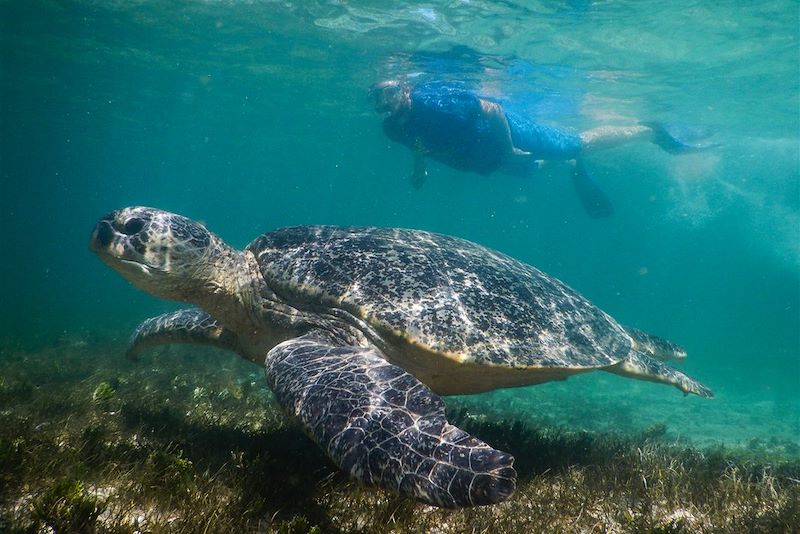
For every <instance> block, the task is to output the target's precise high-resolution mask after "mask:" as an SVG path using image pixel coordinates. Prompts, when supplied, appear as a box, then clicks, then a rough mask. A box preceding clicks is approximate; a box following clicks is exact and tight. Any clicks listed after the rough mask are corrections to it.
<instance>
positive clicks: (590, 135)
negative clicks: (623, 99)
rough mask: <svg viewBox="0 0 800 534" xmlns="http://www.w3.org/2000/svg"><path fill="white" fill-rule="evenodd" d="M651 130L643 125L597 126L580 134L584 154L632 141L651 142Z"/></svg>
mask: <svg viewBox="0 0 800 534" xmlns="http://www.w3.org/2000/svg"><path fill="white" fill-rule="evenodd" d="M653 137H654V136H653V129H652V128H651V127H649V126H645V125H644V124H636V125H634V126H599V127H597V128H592V129H591V130H586V131H585V132H582V133H581V142H582V144H583V150H582V152H583V153H584V154H587V153H590V152H597V151H598V150H606V149H608V148H614V147H616V146H620V145H624V144H626V143H630V142H632V141H642V140H644V141H653V140H654V139H653Z"/></svg>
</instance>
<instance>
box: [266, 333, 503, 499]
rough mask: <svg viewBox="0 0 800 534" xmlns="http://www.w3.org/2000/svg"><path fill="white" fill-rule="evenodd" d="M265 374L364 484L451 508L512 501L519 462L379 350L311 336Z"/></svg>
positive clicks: (276, 354) (284, 346) (275, 354)
mask: <svg viewBox="0 0 800 534" xmlns="http://www.w3.org/2000/svg"><path fill="white" fill-rule="evenodd" d="M266 367H267V376H268V380H269V383H270V386H271V387H272V390H273V391H274V393H275V396H276V397H277V399H278V401H279V402H280V403H281V405H283V406H284V408H286V409H287V410H288V411H289V413H291V414H292V415H294V416H295V417H297V418H298V419H299V420H300V422H301V423H302V425H303V427H304V428H305V430H306V431H307V432H308V433H309V434H310V435H311V436H312V437H313V438H314V439H315V441H316V442H317V443H318V444H319V445H320V447H322V449H323V450H325V452H326V453H327V454H328V455H329V456H330V458H331V459H332V460H333V461H334V463H336V465H337V466H339V467H340V468H341V469H342V470H343V471H345V472H346V473H348V474H349V475H351V476H352V477H354V478H356V479H357V480H359V481H361V482H364V483H367V484H375V485H378V486H380V487H382V488H385V489H388V490H392V491H395V492H398V493H400V494H403V495H407V496H410V497H413V498H415V499H418V500H420V501H422V502H425V503H428V504H432V505H435V506H442V507H448V508H456V507H463V506H478V505H486V504H494V503H497V502H500V501H503V500H505V499H507V498H508V497H509V496H510V495H511V494H512V493H513V491H514V486H515V478H516V472H515V471H514V468H513V462H514V459H513V457H511V455H509V454H506V453H504V452H501V451H498V450H495V449H493V448H491V447H490V446H489V445H487V444H486V443H483V442H482V441H480V440H478V439H477V438H475V437H473V436H471V435H469V434H468V433H466V432H464V431H463V430H461V429H459V428H456V427H455V426H453V425H451V424H449V423H448V422H447V420H446V419H445V413H444V403H443V402H442V400H441V399H440V398H439V397H438V396H437V395H436V394H434V393H433V392H432V391H431V390H430V389H428V388H427V387H426V386H425V385H424V384H422V383H421V382H419V381H418V380H417V379H416V378H414V377H413V376H412V375H410V374H409V373H407V372H405V371H403V370H402V369H401V368H400V367H397V366H396V365H392V364H390V363H388V362H387V361H386V360H385V359H384V358H382V357H381V355H380V353H379V352H378V351H377V350H376V349H367V348H361V347H354V346H348V345H344V344H342V343H340V342H338V341H336V340H335V339H333V338H332V337H331V336H329V335H327V334H326V333H324V332H319V331H312V332H310V333H308V334H306V335H304V336H302V337H299V338H296V339H292V340H289V341H285V342H283V343H281V344H280V345H278V346H276V347H275V348H273V349H272V350H271V351H270V352H269V354H268V355H267V361H266Z"/></svg>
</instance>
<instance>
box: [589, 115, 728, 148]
mask: <svg viewBox="0 0 800 534" xmlns="http://www.w3.org/2000/svg"><path fill="white" fill-rule="evenodd" d="M697 137H698V135H697V134H693V133H692V132H689V131H688V130H686V131H681V129H680V128H678V127H677V126H674V125H667V124H662V123H660V122H641V123H639V124H635V125H633V126H599V127H597V128H592V129H591V130H586V131H585V132H583V133H581V142H582V144H583V153H584V154H586V153H590V152H597V151H598V150H605V149H608V148H613V147H616V146H620V145H624V144H626V143H630V142H632V141H650V142H652V143H655V144H656V145H658V146H659V147H660V148H661V149H662V150H664V151H665V152H669V153H670V154H687V153H690V152H697V151H700V150H705V149H707V148H712V147H715V146H719V145H717V144H696V143H692V142H691V140H693V139H696V138H697Z"/></svg>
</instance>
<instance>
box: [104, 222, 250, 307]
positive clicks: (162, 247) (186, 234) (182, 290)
mask: <svg viewBox="0 0 800 534" xmlns="http://www.w3.org/2000/svg"><path fill="white" fill-rule="evenodd" d="M89 248H90V249H91V250H92V251H94V252H95V253H97V255H98V256H100V259H102V260H103V261H104V262H105V263H106V264H107V265H108V266H110V267H111V268H112V269H114V270H115V271H117V272H119V273H120V274H121V275H122V276H124V277H125V278H126V279H128V281H130V282H131V283H133V284H134V285H135V286H137V287H139V288H140V289H143V290H144V291H147V292H148V293H151V294H153V295H156V296H159V297H163V298H168V299H175V300H184V301H190V302H196V301H197V298H196V296H197V294H198V293H199V292H202V291H203V290H204V288H213V286H214V285H215V284H214V283H213V281H214V278H215V277H217V276H218V274H219V267H220V266H219V265H218V260H219V259H221V258H222V257H224V256H227V255H228V254H226V251H230V252H235V251H233V249H231V248H230V247H228V246H227V245H226V244H225V243H223V242H222V240H221V239H219V238H218V237H217V236H215V235H214V234H212V233H211V232H209V231H208V230H206V228H205V227H204V226H203V225H201V224H200V223H197V222H195V221H192V220H191V219H187V218H186V217H182V216H180V215H176V214H174V213H169V212H166V211H161V210H157V209H154V208H145V207H131V208H123V209H121V210H117V211H113V212H111V213H109V214H108V215H106V216H105V217H103V218H102V219H100V220H99V221H98V222H97V224H96V225H95V227H94V230H93V231H92V237H91V239H90V241H89ZM206 291H207V289H206Z"/></svg>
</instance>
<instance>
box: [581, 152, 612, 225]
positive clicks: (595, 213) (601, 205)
mask: <svg viewBox="0 0 800 534" xmlns="http://www.w3.org/2000/svg"><path fill="white" fill-rule="evenodd" d="M572 185H574V186H575V192H576V193H577V194H578V200H580V201H581V205H582V206H583V209H584V210H585V211H586V213H587V214H588V215H589V217H592V218H593V219H599V218H602V217H609V216H611V215H613V213H614V206H612V205H611V201H610V200H609V199H608V197H607V196H606V194H605V193H603V190H602V189H600V186H598V185H597V184H596V183H595V181H594V180H592V178H591V176H589V173H588V172H586V167H585V166H584V165H583V161H581V160H579V159H578V160H576V161H575V168H574V169H572Z"/></svg>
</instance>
